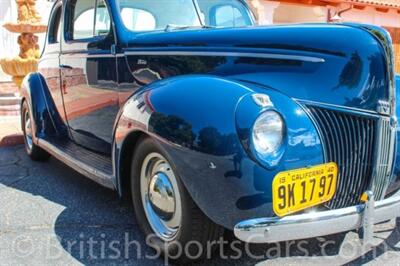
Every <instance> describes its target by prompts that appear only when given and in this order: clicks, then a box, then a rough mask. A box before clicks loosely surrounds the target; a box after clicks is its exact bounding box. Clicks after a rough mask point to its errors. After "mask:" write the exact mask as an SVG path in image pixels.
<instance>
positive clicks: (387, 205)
mask: <svg viewBox="0 0 400 266" xmlns="http://www.w3.org/2000/svg"><path fill="white" fill-rule="evenodd" d="M367 195H368V200H367V201H366V203H365V204H361V205H357V206H352V207H348V208H343V209H338V210H330V211H323V212H315V213H305V214H300V215H293V216H287V217H283V218H279V217H274V218H259V219H252V220H246V221H243V222H240V223H238V224H237V225H236V226H235V229H234V232H235V236H236V237H237V238H239V239H240V240H242V241H245V242H249V243H275V242H280V241H288V240H297V239H307V238H312V237H318V236H325V235H331V234H336V233H341V232H347V231H352V230H356V229H360V228H362V229H363V230H362V231H363V232H362V233H363V234H362V236H363V240H364V242H365V243H370V242H371V240H372V237H373V225H374V224H377V223H380V222H384V221H388V220H391V219H393V218H397V217H400V194H399V193H397V194H396V195H394V196H393V197H390V198H388V199H385V200H381V201H377V202H375V200H374V195H373V193H372V192H367Z"/></svg>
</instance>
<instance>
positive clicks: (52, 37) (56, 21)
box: [48, 5, 62, 44]
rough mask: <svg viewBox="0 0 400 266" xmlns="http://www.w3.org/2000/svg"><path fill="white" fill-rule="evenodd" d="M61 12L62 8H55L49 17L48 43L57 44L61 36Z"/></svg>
mask: <svg viewBox="0 0 400 266" xmlns="http://www.w3.org/2000/svg"><path fill="white" fill-rule="evenodd" d="M61 10H62V6H61V5H60V6H58V7H56V9H55V10H54V12H53V15H52V17H51V22H50V26H49V37H48V43H49V44H51V43H59V42H60V34H61V23H60V21H61Z"/></svg>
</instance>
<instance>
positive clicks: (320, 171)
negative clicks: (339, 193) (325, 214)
mask: <svg viewBox="0 0 400 266" xmlns="http://www.w3.org/2000/svg"><path fill="white" fill-rule="evenodd" d="M337 176H338V167H337V165H336V163H327V164H321V165H317V166H313V167H308V168H302V169H295V170H290V171H285V172H280V173H278V174H277V175H276V176H275V178H274V181H273V184H272V197H273V206H274V212H275V213H276V215H278V216H280V217H282V216H285V215H288V214H291V213H294V212H298V211H301V210H304V209H307V208H309V207H312V206H316V205H319V204H321V203H324V202H327V201H330V200H331V199H332V198H333V196H334V195H335V193H336V183H337Z"/></svg>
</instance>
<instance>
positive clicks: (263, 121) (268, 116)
mask: <svg viewBox="0 0 400 266" xmlns="http://www.w3.org/2000/svg"><path fill="white" fill-rule="evenodd" d="M284 134H285V125H284V121H283V119H282V117H281V115H280V114H278V113H277V112H276V111H265V112H264V113H262V114H261V115H260V116H259V117H258V118H257V119H256V122H255V123H254V127H253V134H252V142H253V145H254V149H255V151H256V152H257V153H258V155H259V156H260V157H262V158H265V157H270V156H273V157H274V155H275V154H276V153H277V152H278V151H279V150H280V148H281V146H282V144H283V139H284Z"/></svg>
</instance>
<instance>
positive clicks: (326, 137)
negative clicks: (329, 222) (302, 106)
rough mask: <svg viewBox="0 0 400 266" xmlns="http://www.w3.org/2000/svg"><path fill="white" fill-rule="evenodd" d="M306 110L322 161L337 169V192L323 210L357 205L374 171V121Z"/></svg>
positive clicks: (347, 114) (325, 111)
mask: <svg viewBox="0 0 400 266" xmlns="http://www.w3.org/2000/svg"><path fill="white" fill-rule="evenodd" d="M308 109H309V111H310V113H311V115H312V117H313V118H314V121H315V123H316V124H317V127H318V128H319V130H320V133H321V138H322V141H323V143H324V148H325V157H326V158H325V161H326V162H336V163H337V164H338V167H339V176H338V187H337V192H336V195H335V197H334V198H333V199H332V201H330V202H328V203H327V204H326V206H327V207H329V208H332V209H337V208H345V207H348V206H352V205H357V204H359V203H360V197H361V195H362V193H363V192H364V191H366V190H367V189H368V187H369V186H370V184H371V179H372V173H373V171H374V167H373V166H374V159H375V157H374V150H375V149H374V147H375V145H376V138H377V135H376V130H377V124H378V123H377V122H378V121H377V119H376V118H369V117H364V116H360V115H353V114H349V113H346V112H340V111H336V110H328V109H325V108H322V107H316V106H308ZM382 134H385V133H382ZM380 160H385V156H380ZM377 171H378V170H377ZM379 171H380V172H382V171H384V170H379ZM377 185H378V184H377ZM379 186H381V185H379Z"/></svg>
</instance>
